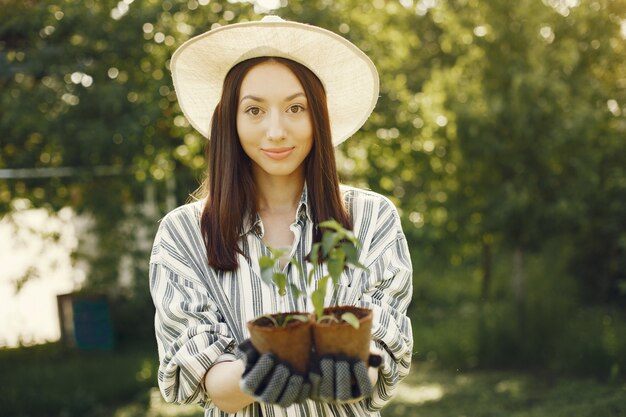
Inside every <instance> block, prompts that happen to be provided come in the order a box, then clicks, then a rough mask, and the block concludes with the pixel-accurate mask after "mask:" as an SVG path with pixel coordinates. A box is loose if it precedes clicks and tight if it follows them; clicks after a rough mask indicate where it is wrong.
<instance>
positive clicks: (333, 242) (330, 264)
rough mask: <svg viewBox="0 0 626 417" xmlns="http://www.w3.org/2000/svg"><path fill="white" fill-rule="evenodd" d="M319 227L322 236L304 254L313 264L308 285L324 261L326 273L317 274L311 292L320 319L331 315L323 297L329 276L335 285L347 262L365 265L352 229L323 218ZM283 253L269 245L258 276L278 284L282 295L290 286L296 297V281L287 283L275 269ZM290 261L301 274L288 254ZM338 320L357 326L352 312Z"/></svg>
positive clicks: (361, 266)
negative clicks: (268, 253) (317, 277)
mask: <svg viewBox="0 0 626 417" xmlns="http://www.w3.org/2000/svg"><path fill="white" fill-rule="evenodd" d="M319 228H320V229H321V230H322V239H321V241H319V242H317V243H315V244H313V247H312V248H311V253H310V254H309V255H308V257H307V260H308V261H309V262H311V264H313V268H311V270H310V271H309V274H308V276H307V283H308V286H309V287H310V286H311V281H312V279H313V274H314V272H315V270H316V269H317V267H319V266H322V265H323V264H326V269H327V271H328V274H327V275H324V276H323V277H322V278H320V280H319V281H318V283H317V288H316V289H315V290H314V291H313V292H312V293H311V294H310V300H311V304H312V305H313V308H314V310H315V316H316V320H317V321H318V322H322V321H324V320H330V319H329V317H330V316H328V315H326V316H325V315H324V299H325V298H326V290H327V287H328V280H331V282H332V287H333V289H335V288H336V287H337V285H339V279H340V277H341V273H342V272H343V270H344V269H345V268H346V267H347V266H353V267H356V268H361V269H366V267H365V266H363V265H362V264H361V263H360V262H359V259H358V251H357V248H358V247H359V246H360V243H359V240H358V239H357V238H356V236H355V235H354V233H352V232H351V231H349V230H346V229H345V228H344V227H343V226H342V225H341V224H339V223H338V222H337V221H335V220H327V221H325V222H322V223H320V224H319ZM284 254H285V251H282V250H276V249H270V256H263V257H261V259H260V266H261V278H262V279H263V280H264V281H265V282H266V283H268V284H271V283H274V284H275V285H276V286H277V287H278V294H279V295H281V296H285V295H286V294H287V289H289V290H290V291H291V292H292V294H293V295H294V297H296V298H298V297H300V296H302V295H304V293H303V292H302V291H300V289H299V288H298V287H296V286H295V285H293V284H288V282H287V276H286V275H285V274H283V273H282V272H275V265H276V262H278V259H279V258H280V257H281V256H283V255H284ZM289 262H290V263H291V264H292V265H294V267H295V268H297V269H298V271H299V272H300V274H301V275H303V274H304V272H303V268H302V265H300V263H299V262H298V261H297V260H296V259H295V258H291V259H290V260H289ZM333 320H335V321H338V320H337V318H335V317H333ZM341 320H343V321H345V322H346V323H348V324H350V325H351V326H352V327H354V328H355V329H358V328H359V319H358V318H357V317H356V316H355V315H354V314H352V313H344V314H343V315H342V316H341ZM331 321H332V320H331Z"/></svg>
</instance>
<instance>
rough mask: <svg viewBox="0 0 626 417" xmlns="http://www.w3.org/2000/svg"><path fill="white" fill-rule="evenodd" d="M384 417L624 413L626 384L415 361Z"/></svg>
mask: <svg viewBox="0 0 626 417" xmlns="http://www.w3.org/2000/svg"><path fill="white" fill-rule="evenodd" d="M416 368H417V369H414V371H413V372H412V373H411V375H409V377H407V379H406V380H405V381H404V382H403V383H402V384H401V385H400V387H399V388H398V393H397V395H396V397H395V398H394V400H393V401H392V402H391V404H389V405H388V406H387V407H386V408H385V409H384V410H383V413H382V414H383V416H384V417H400V416H407V417H412V416H415V417H422V416H423V417H444V416H445V417H462V416H465V417H612V416H626V384H624V383H612V384H609V383H603V382H599V381H597V380H593V379H580V378H564V377H555V376H549V375H537V374H531V373H527V372H511V371H489V372H487V371H475V372H468V373H464V372H459V373H455V372H450V371H441V370H436V369H428V367H422V368H419V365H417V367H416Z"/></svg>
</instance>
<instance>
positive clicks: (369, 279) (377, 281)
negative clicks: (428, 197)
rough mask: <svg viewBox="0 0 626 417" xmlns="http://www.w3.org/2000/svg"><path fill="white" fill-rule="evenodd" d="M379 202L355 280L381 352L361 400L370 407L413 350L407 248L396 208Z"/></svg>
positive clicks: (405, 368) (390, 388)
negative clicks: (370, 387)
mask: <svg viewBox="0 0 626 417" xmlns="http://www.w3.org/2000/svg"><path fill="white" fill-rule="evenodd" d="M379 208H380V210H379V213H378V219H377V220H378V223H377V225H376V229H375V230H376V232H375V236H374V238H373V241H372V242H371V245H370V254H368V256H367V263H366V266H367V272H366V273H365V276H366V277H365V278H363V281H362V282H363V283H362V284H361V288H362V293H363V295H362V296H361V297H360V300H359V301H358V302H357V305H359V306H361V307H366V308H370V309H372V310H373V312H374V321H373V323H372V339H373V343H375V345H376V347H378V348H379V349H380V350H382V351H383V352H384V353H383V361H382V364H381V367H380V369H379V378H378V383H377V384H376V387H375V390H374V393H373V394H372V396H371V397H370V398H368V399H367V400H366V407H367V408H368V409H369V410H370V411H377V410H380V409H381V408H382V407H383V406H384V405H385V404H386V403H387V402H388V401H389V400H390V399H391V397H392V395H393V393H394V391H395V389H396V387H397V386H398V383H399V382H400V381H401V380H402V379H403V378H404V377H405V376H407V375H408V373H409V370H410V368H411V357H412V350H413V333H412V328H411V320H410V319H409V317H408V316H407V314H406V312H407V308H408V305H409V303H410V301H411V297H412V295H413V267H412V265H411V258H410V255H409V248H408V245H407V241H406V238H405V236H404V233H403V231H402V226H401V224H400V217H399V215H398V212H397V210H396V208H395V207H394V206H393V204H392V203H391V202H390V201H389V200H387V199H386V198H384V199H383V202H382V203H381V205H380V207H379Z"/></svg>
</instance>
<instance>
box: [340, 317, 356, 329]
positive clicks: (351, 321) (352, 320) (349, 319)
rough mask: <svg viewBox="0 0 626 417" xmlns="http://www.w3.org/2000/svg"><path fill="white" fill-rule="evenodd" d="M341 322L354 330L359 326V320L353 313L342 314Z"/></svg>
mask: <svg viewBox="0 0 626 417" xmlns="http://www.w3.org/2000/svg"><path fill="white" fill-rule="evenodd" d="M341 320H343V321H345V322H346V323H348V324H349V325H350V326H352V327H354V328H355V329H358V328H359V326H360V325H361V324H360V323H359V319H358V318H357V317H356V316H355V315H354V314H353V313H343V314H342V315H341Z"/></svg>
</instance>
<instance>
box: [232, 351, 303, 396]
mask: <svg viewBox="0 0 626 417" xmlns="http://www.w3.org/2000/svg"><path fill="white" fill-rule="evenodd" d="M237 356H238V357H240V358H241V359H243V361H244V363H245V365H246V367H245V370H244V373H243V376H242V379H241V383H240V387H241V390H242V391H243V392H245V393H247V394H248V395H250V396H252V397H254V398H255V399H256V400H257V401H261V402H264V403H270V404H278V405H280V406H282V407H288V406H290V405H292V404H294V403H301V402H304V401H305V400H306V399H307V398H308V397H309V393H310V391H311V385H310V384H309V383H308V382H306V381H305V377H304V376H303V375H299V374H298V373H296V372H294V371H293V370H292V369H291V367H290V366H289V365H288V364H287V363H285V362H282V361H280V360H279V359H278V358H277V357H276V356H275V355H273V354H271V353H265V354H262V355H261V354H259V352H258V351H257V350H256V349H255V347H254V346H253V345H252V343H251V342H250V339H247V340H245V341H244V342H243V343H241V344H240V345H239V346H238V349H237Z"/></svg>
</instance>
